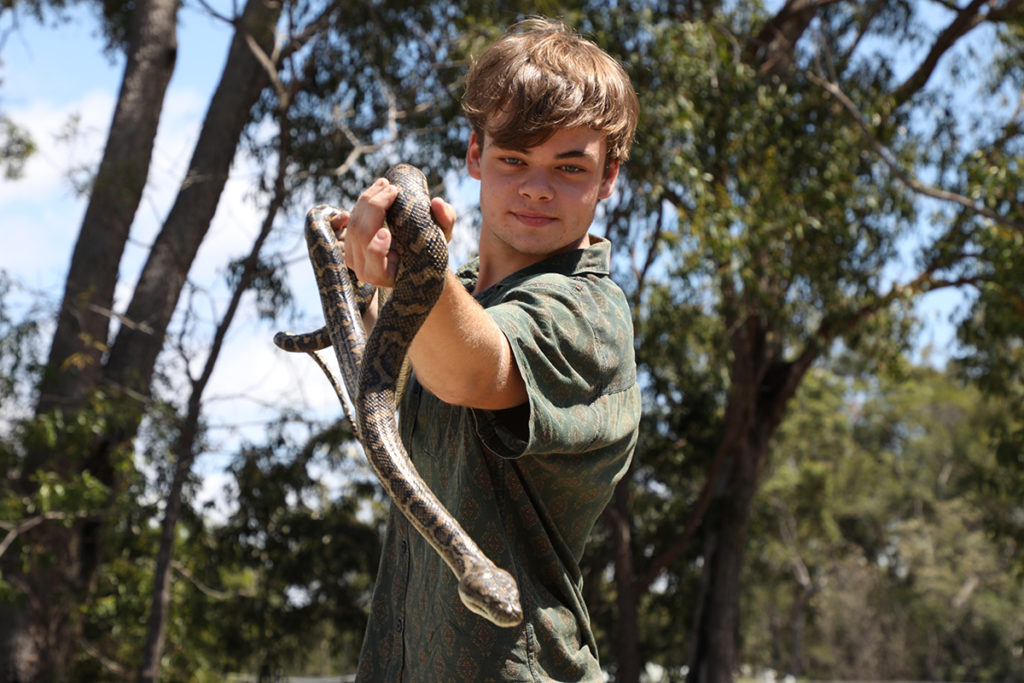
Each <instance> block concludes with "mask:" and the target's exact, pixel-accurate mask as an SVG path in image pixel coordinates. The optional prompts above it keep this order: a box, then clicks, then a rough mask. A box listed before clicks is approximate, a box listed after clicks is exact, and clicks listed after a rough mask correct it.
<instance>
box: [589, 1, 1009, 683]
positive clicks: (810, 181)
mask: <svg viewBox="0 0 1024 683" xmlns="http://www.w3.org/2000/svg"><path fill="white" fill-rule="evenodd" d="M633 9H634V10H635V11H630V12H616V13H613V14H604V15H601V16H600V17H597V16H588V17H587V19H588V26H589V27H592V29H593V30H594V31H595V32H596V33H597V34H598V36H599V41H598V42H601V43H602V44H605V45H612V46H614V47H613V49H614V50H615V51H617V53H618V54H621V55H623V56H624V58H626V59H627V61H628V64H629V70H630V73H631V74H632V75H633V76H634V78H635V79H636V84H637V86H638V91H639V92H640V93H641V109H642V111H643V112H644V119H643V120H642V122H641V126H640V131H641V135H640V137H639V138H638V148H637V149H636V150H635V158H634V160H632V161H631V163H630V165H629V167H628V169H627V173H626V174H625V177H624V180H625V182H624V183H623V187H622V188H621V190H622V191H621V192H620V198H621V202H620V203H619V205H617V206H614V207H610V210H609V212H608V223H609V226H610V229H611V233H612V234H613V235H614V236H616V237H617V238H618V241H619V243H621V244H628V245H634V246H633V249H632V253H631V254H628V255H625V258H623V259H622V263H623V264H625V265H627V266H632V268H633V278H632V279H627V280H626V283H627V284H628V285H629V286H631V288H632V290H633V292H634V295H633V296H634V301H635V302H636V308H637V311H638V319H637V329H638V335H639V340H638V341H639V350H638V359H639V360H640V362H641V367H642V369H643V374H644V381H645V383H646V386H647V388H648V393H647V395H648V400H647V404H646V406H645V407H646V409H647V415H648V418H647V421H646V422H645V427H644V432H645V434H650V435H654V436H653V437H648V438H647V439H645V440H644V441H643V442H642V443H641V448H640V449H639V450H638V454H637V462H638V467H637V469H636V471H635V473H634V477H633V481H632V485H634V486H635V487H636V488H635V491H634V494H633V505H634V507H633V508H630V507H629V506H628V501H629V500H630V497H629V496H618V497H617V498H616V506H617V508H618V509H617V515H616V516H615V518H616V519H622V520H629V519H631V518H634V519H637V524H638V525H640V524H643V525H646V528H643V527H641V528H637V529H633V530H632V533H631V534H629V535H626V534H622V533H619V534H616V535H615V538H620V539H621V538H630V537H631V538H632V539H633V544H634V545H633V552H634V555H633V565H634V566H636V567H637V568H638V570H637V573H638V574H639V575H640V576H641V578H640V579H639V580H638V581H635V582H634V581H632V580H631V577H630V576H626V577H625V580H624V581H621V582H619V584H618V586H617V590H618V592H619V595H620V597H621V595H622V594H624V593H625V594H629V593H634V594H635V596H636V597H637V598H639V599H642V600H644V601H645V603H644V604H648V602H647V601H661V600H662V599H663V598H662V597H661V596H660V595H659V596H655V595H652V594H651V590H652V587H654V586H655V585H659V586H660V584H659V583H658V582H661V581H666V580H667V581H668V582H669V584H668V585H669V587H670V589H673V590H674V589H677V586H678V585H679V583H680V582H682V581H683V579H682V578H681V577H679V576H678V574H679V572H682V571H683V568H681V567H678V563H679V562H680V561H681V560H682V559H683V558H689V559H690V560H691V561H694V562H699V566H700V567H702V572H701V581H700V589H701V590H700V594H699V596H698V597H697V612H696V614H695V615H694V622H693V626H692V628H691V630H690V631H689V637H690V647H691V650H690V653H691V654H690V656H689V662H688V664H689V678H690V680H693V681H726V680H731V678H732V676H733V675H734V672H735V671H736V668H737V666H738V664H739V660H738V655H739V649H738V644H737V640H736V634H737V633H739V631H740V628H739V618H740V609H739V596H740V595H741V590H740V588H741V581H740V577H741V572H742V568H743V566H744V564H743V562H744V550H745V546H746V539H747V535H748V531H749V525H750V523H751V515H752V511H753V509H754V501H755V499H756V493H757V491H758V488H759V486H760V484H761V480H762V473H763V472H764V469H765V468H766V467H767V466H768V465H769V463H770V454H771V448H770V444H771V442H772V437H773V435H774V434H775V432H776V430H777V429H778V426H779V425H780V424H781V422H782V420H783V418H784V417H785V415H786V414H787V411H788V409H789V404H790V401H791V400H792V398H793V396H794V395H795V392H796V391H797V389H798V388H799V386H800V385H801V382H802V381H803V379H804V377H805V376H806V373H807V372H808V371H809V369H810V368H811V367H812V366H813V365H814V364H815V363H816V362H818V361H820V360H822V359H825V358H828V357H829V356H830V355H831V354H832V353H833V352H834V351H835V350H836V349H837V348H841V347H844V346H845V347H847V348H854V349H856V350H857V351H858V352H860V353H861V354H862V355H863V356H865V357H869V358H870V357H872V356H874V362H875V363H876V364H877V365H878V366H879V367H884V366H885V365H886V364H887V363H888V362H890V359H892V358H894V357H896V356H898V354H899V351H900V350H901V349H902V348H903V347H904V346H905V345H906V342H907V339H908V332H909V330H910V329H911V328H910V322H911V317H910V313H911V311H912V306H913V304H914V303H915V302H916V301H917V300H918V299H919V298H920V297H921V296H922V295H923V294H925V293H927V292H931V291H935V290H937V289H941V288H946V287H960V288H965V289H967V290H968V291H977V289H978V288H983V287H986V286H987V285H985V284H984V283H986V282H988V281H990V278H991V272H990V271H989V264H990V263H992V261H991V260H990V259H991V256H990V255H989V254H987V253H984V252H983V251H981V249H980V247H981V246H982V245H984V244H986V243H988V242H990V241H995V242H996V243H998V244H1002V245H1006V244H1007V240H1008V239H1009V238H1010V236H1011V235H1019V233H1020V226H1021V224H1022V222H1021V196H1020V191H1019V188H1018V185H1017V183H1016V181H1015V180H1013V179H1012V178H1015V177H1016V174H1015V169H1016V168H1018V166H1019V160H1018V159H1019V150H1020V146H1021V136H1020V130H1021V129H1020V123H1021V120H1020V117H1021V111H1020V110H1019V109H1018V110H1016V111H1015V110H1013V109H1012V108H1005V107H1004V108H1000V109H998V114H997V115H996V116H997V119H996V121H995V122H993V120H992V118H991V114H992V112H993V111H994V110H996V108H997V107H998V103H999V101H1000V100H999V98H1000V90H1001V89H1003V88H1007V89H1009V90H1010V92H1011V93H1013V92H1015V91H1014V87H1015V86H1017V83H1018V80H1017V79H1019V70H1018V68H1019V67H1018V66H1016V65H1015V66H1012V67H1011V66H1009V61H1007V60H1008V56H1009V55H1018V54H1019V52H1020V50H1021V42H1020V22H1021V19H1022V16H1021V4H1020V3H1019V2H1016V1H1014V0H1011V1H1009V2H1003V3H998V4H997V5H994V6H989V5H986V4H985V3H981V2H972V3H968V4H965V5H964V6H963V7H959V8H944V9H942V10H941V15H940V16H937V17H936V16H935V13H937V12H939V9H937V8H936V7H935V6H932V5H930V4H928V3H924V2H922V3H915V4H911V5H907V4H899V3H887V2H876V3H869V4H868V5H863V4H859V5H858V4H850V3H843V2H802V1H799V0H795V1H792V2H786V3H785V4H783V5H782V6H781V7H779V8H777V10H776V12H775V13H774V14H766V13H764V12H763V11H762V10H761V9H760V8H758V7H751V6H746V5H745V6H743V7H732V6H728V5H719V4H715V3H712V4H699V3H698V4H691V3H670V4H669V5H668V6H663V5H659V6H657V7H656V6H654V5H648V4H646V3H637V4H636V7H635V8H633ZM633 17H636V18H637V20H638V22H639V25H636V24H634V23H632V18H633ZM929 21H931V23H930V24H929V23H928V22H929ZM972 31H985V39H984V40H986V41H987V43H988V46H989V48H990V49H988V50H980V49H979V50H976V51H975V52H970V51H971V50H975V47H974V45H973V44H972V43H971V39H972V38H973V36H972ZM879 41H883V42H882V43H880V42H879ZM885 41H892V42H885ZM893 43H900V44H901V45H903V46H904V47H906V48H907V49H908V50H910V48H911V47H913V48H915V49H913V50H912V51H911V54H910V56H909V57H906V58H905V59H907V60H908V61H910V63H911V64H912V66H911V68H910V69H909V72H906V71H907V70H906V69H903V70H900V69H898V68H897V65H896V64H895V63H894V62H893V61H891V59H887V58H886V57H887V56H888V55H891V54H893V52H894V50H893V51H886V52H882V53H881V54H879V52H878V50H877V46H878V45H879V44H886V45H892V44H893ZM995 45H998V49H996V48H994V47H992V46H995ZM1000 51H1001V52H1000ZM967 54H971V55H974V56H975V59H974V60H973V61H970V62H968V61H965V59H966V57H965V56H964V55H967ZM1004 55H1005V56H1004ZM880 57H881V58H880ZM947 67H948V68H947ZM976 74H978V75H980V74H984V78H982V79H977V78H975V75H976ZM960 83H970V84H971V85H972V87H973V88H974V92H975V96H976V97H978V98H982V97H986V98H991V99H992V100H994V101H993V104H992V105H991V106H986V107H977V108H975V107H965V106H963V105H958V104H957V102H956V99H955V97H956V87H957V85H958V84H960ZM979 83H981V84H982V85H980V86H979V85H978V84H979ZM982 109H984V111H985V114H986V115H989V116H990V118H989V119H988V120H987V128H986V127H985V126H982V125H981V124H980V120H981V118H980V117H981V116H982V113H981V110H982ZM974 121H978V122H979V123H978V124H977V125H975V124H974ZM983 160H984V161H983ZM987 162H988V163H987ZM986 163H987V165H986ZM1000 178H1002V179H1003V180H1002V181H1000V180H999V179H1000ZM926 179H927V180H926ZM932 179H934V180H935V182H931V180H932ZM937 202H938V203H937ZM911 238H912V239H911ZM908 249H909V250H911V251H912V252H913V254H914V256H913V257H912V259H911V260H912V261H913V264H914V265H913V269H907V268H904V269H902V270H897V268H896V264H899V263H905V262H906V258H905V257H904V256H903V253H904V250H908ZM1018 272H1019V271H1018ZM1010 279H1011V280H1013V281H1014V282H1016V283H1018V288H1019V275H1017V276H1013V277H1011V278H1010ZM999 291H1000V293H1001V295H1002V296H1005V293H1006V292H1007V291H1008V290H1007V289H1005V288H1003V289H1000V290H999ZM666 321H667V322H666ZM693 328H695V329H693ZM697 334H699V335H700V336H701V338H700V339H698V340H697V343H696V344H692V341H693V337H694V335H697ZM703 340H708V341H709V342H710V343H702V341H703ZM676 346H678V347H679V350H678V351H673V352H672V353H670V354H666V351H665V350H666V349H671V348H673V347H676ZM692 416H696V417H698V418H700V419H701V420H703V422H702V423H700V424H695V423H694V422H693V421H692V419H691V420H690V421H688V422H683V419H684V418H688V417H692ZM709 430H712V431H711V435H710V438H708V437H709V434H708V432H709ZM652 447H653V448H656V449H657V450H648V449H649V448H652ZM694 467H697V468H698V471H702V472H703V474H702V475H701V476H702V485H701V488H700V489H699V490H696V491H695V490H694V489H693V485H692V480H689V479H687V476H686V475H687V474H689V473H690V472H692V471H693V468H694ZM627 485H628V484H627ZM665 491H670V492H679V493H678V494H677V495H678V496H679V498H681V499H682V500H683V501H686V502H687V503H688V505H682V506H681V507H682V508H683V509H682V510H680V502H679V499H677V498H676V497H675V496H671V498H672V501H671V502H666V501H664V500H661V499H662V498H664V497H666V496H665V494H664V493H663V492H665ZM641 499H643V500H641ZM648 508H649V509H650V510H651V511H652V512H653V511H655V510H657V511H658V513H659V514H665V515H672V516H671V517H665V518H655V519H651V520H648V519H647V518H646V517H645V515H646V514H647V509H648ZM634 510H636V512H637V514H638V516H635V515H634ZM670 528H674V529H676V531H675V532H674V533H673V532H670V531H668V529H670ZM680 530H681V531H680ZM697 538H699V539H700V548H699V550H698V549H695V548H693V547H692V546H691V544H690V542H691V540H692V539H697ZM695 553H696V554H695ZM617 566H618V565H617ZM658 590H659V592H660V590H661V589H660V587H659V589H658ZM625 630H629V629H628V628H627V629H625ZM626 657H635V655H633V654H631V653H629V652H624V653H620V654H619V657H618V658H619V660H620V661H622V660H623V659H624V658H626Z"/></svg>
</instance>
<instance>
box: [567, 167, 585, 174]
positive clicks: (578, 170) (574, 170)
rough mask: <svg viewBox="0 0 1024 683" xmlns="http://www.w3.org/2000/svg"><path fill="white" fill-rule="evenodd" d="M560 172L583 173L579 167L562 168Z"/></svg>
mask: <svg viewBox="0 0 1024 683" xmlns="http://www.w3.org/2000/svg"><path fill="white" fill-rule="evenodd" d="M562 170H563V171H565V172H566V173H583V168H582V167H580V166H563V167H562Z"/></svg>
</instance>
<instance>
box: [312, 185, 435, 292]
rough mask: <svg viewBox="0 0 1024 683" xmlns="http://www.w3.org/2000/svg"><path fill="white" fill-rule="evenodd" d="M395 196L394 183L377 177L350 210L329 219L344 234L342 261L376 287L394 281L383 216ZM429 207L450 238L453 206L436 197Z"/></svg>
mask: <svg viewBox="0 0 1024 683" xmlns="http://www.w3.org/2000/svg"><path fill="white" fill-rule="evenodd" d="M397 196H398V187H397V186H395V185H392V184H391V183H389V182H388V181H387V180H385V179H384V178H380V179H378V180H377V181H376V182H375V183H374V184H373V185H371V186H370V187H368V188H367V189H366V191H364V192H363V193H362V194H361V195H359V199H358V200H356V204H355V206H354V207H352V211H351V213H346V212H343V213H342V214H340V215H339V216H336V217H335V219H334V220H333V221H332V226H333V227H334V230H335V232H336V233H338V234H339V235H341V234H344V241H345V265H347V266H348V267H349V268H351V269H352V272H354V273H355V274H356V277H357V278H359V281H360V282H366V283H369V284H372V285H376V286H378V287H393V286H394V284H395V275H396V274H397V273H398V253H397V252H396V251H395V250H394V249H393V248H392V244H391V231H390V230H388V228H387V225H386V224H385V220H384V219H385V214H386V213H387V210H388V208H389V207H390V206H391V205H392V204H393V203H394V201H395V197H397ZM430 209H431V212H432V213H433V215H434V220H436V221H437V223H438V225H440V226H441V230H442V232H444V236H445V240H446V241H451V237H452V228H453V226H454V225H455V209H454V208H452V206H451V204H449V203H448V202H446V201H444V200H443V199H440V198H438V197H435V198H434V199H433V200H431V202H430Z"/></svg>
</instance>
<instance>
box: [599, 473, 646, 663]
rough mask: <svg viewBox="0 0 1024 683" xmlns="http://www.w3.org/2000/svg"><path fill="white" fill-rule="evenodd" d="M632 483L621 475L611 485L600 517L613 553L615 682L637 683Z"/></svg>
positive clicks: (638, 650) (637, 654)
mask: <svg viewBox="0 0 1024 683" xmlns="http://www.w3.org/2000/svg"><path fill="white" fill-rule="evenodd" d="M631 486H632V482H631V481H630V479H629V477H623V479H622V481H620V482H619V483H618V485H617V486H616V487H615V497H614V498H612V501H611V503H609V504H608V507H607V508H605V513H604V519H605V523H606V524H607V525H608V529H609V531H610V532H611V538H612V548H613V551H614V553H615V590H616V597H615V602H616V607H617V608H618V614H617V615H616V616H617V618H616V620H615V659H616V663H617V667H616V672H615V673H616V675H615V680H616V683H639V681H640V646H639V640H638V638H637V630H638V624H639V619H638V615H637V592H636V588H635V587H636V574H635V572H634V570H633V542H632V538H633V529H632V525H631V524H630V521H629V520H630V511H629V491H630V487H631Z"/></svg>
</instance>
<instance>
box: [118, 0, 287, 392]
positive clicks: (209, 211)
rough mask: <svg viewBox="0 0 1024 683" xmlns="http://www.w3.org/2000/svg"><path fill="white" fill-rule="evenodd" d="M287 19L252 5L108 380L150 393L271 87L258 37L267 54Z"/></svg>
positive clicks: (267, 5)
mask: <svg viewBox="0 0 1024 683" xmlns="http://www.w3.org/2000/svg"><path fill="white" fill-rule="evenodd" d="M280 16H281V4H280V2H277V0H249V1H248V3H247V4H246V7H245V11H244V13H243V15H242V18H241V21H240V23H239V28H238V30H236V32H235V37H234V39H233V40H232V42H231V48H230V51H229V53H228V59H227V63H226V64H225V66H224V71H223V73H222V74H221V79H220V82H219V83H218V84H217V89H216V91H215V92H214V94H213V99H212V100H211V101H210V108H209V109H208V110H207V112H206V118H205V119H204V120H203V127H202V130H201V131H200V133H199V140H198V141H197V142H196V148H195V152H194V153H193V155H192V161H191V163H190V164H189V169H188V172H187V173H186V175H185V180H184V181H183V182H182V185H181V188H180V190H179V191H178V196H177V198H176V199H175V201H174V205H173V206H172V207H171V211H170V213H169V214H168V216H167V220H166V221H165V223H164V226H163V228H162V229H161V230H160V234H159V235H157V238H156V241H155V242H154V243H153V248H152V249H151V250H150V252H149V258H148V259H147V261H146V265H145V267H144V268H143V271H142V275H141V276H140V278H139V283H138V285H137V286H136V288H135V293H134V295H133V296H132V300H131V302H130V303H129V305H128V311H127V314H126V317H127V319H128V320H129V321H131V322H132V323H133V324H132V325H122V326H121V329H120V331H119V332H118V334H117V339H116V340H115V341H114V344H113V347H112V348H111V351H110V360H109V361H108V363H107V372H106V376H107V379H108V380H109V381H111V382H114V383H115V384H117V385H119V386H121V387H122V388H126V389H129V390H131V391H132V392H134V393H137V394H141V395H146V394H148V393H149V384H150V381H151V379H152V376H153V369H154V367H155V365H156V358H157V355H158V354H159V353H160V351H161V349H162V348H163V343H164V338H165V336H166V333H167V326H168V325H169V323H170V320H171V316H172V314H173V313H174V309H175V308H176V307H177V305H178V297H179V296H180V295H181V290H182V287H183V286H184V284H185V278H186V276H187V275H188V271H189V269H190V268H191V266H192V261H193V260H194V259H195V256H196V253H197V252H198V251H199V245H200V244H202V241H203V239H204V238H205V237H206V233H207V231H208V230H209V228H210V223H211V221H212V220H213V216H214V213H216V211H217V204H218V202H219V200H220V196H221V193H222V192H223V191H224V185H225V183H226V182H227V179H228V171H229V169H230V168H231V162H232V161H233V160H234V158H235V151H236V149H237V148H238V142H239V140H240V138H241V136H242V131H243V130H244V129H245V126H246V124H247V123H249V120H250V110H251V109H252V107H253V105H254V104H255V103H256V100H257V98H258V97H259V95H260V93H261V92H262V91H263V88H265V87H266V86H267V85H268V84H269V83H270V75H269V74H268V73H267V71H266V69H265V68H264V66H263V64H262V63H261V61H260V60H259V58H257V56H256V55H255V54H254V53H253V49H252V48H251V47H250V45H249V43H248V40H249V39H250V38H251V39H253V40H254V41H255V43H256V44H257V45H258V46H259V47H260V48H261V49H262V50H263V51H264V53H267V52H269V51H270V50H271V48H272V46H273V38H274V28H275V26H276V25H277V20H278V18H279V17H280Z"/></svg>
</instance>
